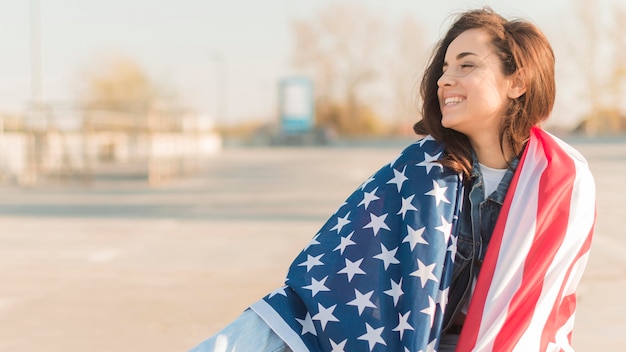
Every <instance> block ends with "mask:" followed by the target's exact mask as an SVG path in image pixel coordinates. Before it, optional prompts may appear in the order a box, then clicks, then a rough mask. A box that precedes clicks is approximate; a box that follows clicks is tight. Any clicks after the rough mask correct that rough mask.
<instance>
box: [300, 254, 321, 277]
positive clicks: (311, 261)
mask: <svg viewBox="0 0 626 352" xmlns="http://www.w3.org/2000/svg"><path fill="white" fill-rule="evenodd" d="M323 255H324V253H322V254H320V255H318V256H316V257H314V256H312V255H310V254H307V255H306V260H305V261H303V262H302V263H300V264H298V266H306V272H307V273H308V272H309V271H310V270H311V268H313V267H314V266H317V265H324V263H322V261H321V260H320V258H321V257H322V256H323Z"/></svg>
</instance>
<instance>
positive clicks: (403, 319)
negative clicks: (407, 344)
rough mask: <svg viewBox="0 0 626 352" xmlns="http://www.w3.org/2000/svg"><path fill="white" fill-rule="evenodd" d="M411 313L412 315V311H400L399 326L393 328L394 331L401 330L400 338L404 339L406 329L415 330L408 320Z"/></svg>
mask: <svg viewBox="0 0 626 352" xmlns="http://www.w3.org/2000/svg"><path fill="white" fill-rule="evenodd" d="M409 315H411V311H408V312H406V313H405V314H404V315H402V314H400V313H398V320H399V322H398V326H396V327H395V328H393V331H398V332H400V340H402V335H403V334H404V330H415V329H413V327H412V326H411V324H409V321H408V320H409Z"/></svg>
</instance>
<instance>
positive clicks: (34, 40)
mask: <svg viewBox="0 0 626 352" xmlns="http://www.w3.org/2000/svg"><path fill="white" fill-rule="evenodd" d="M29 5H30V6H29V10H30V69H31V77H30V84H31V103H32V104H33V105H34V107H35V108H36V109H37V110H39V109H41V107H42V105H43V92H42V87H41V61H42V59H41V10H40V5H39V0H30V1H29Z"/></svg>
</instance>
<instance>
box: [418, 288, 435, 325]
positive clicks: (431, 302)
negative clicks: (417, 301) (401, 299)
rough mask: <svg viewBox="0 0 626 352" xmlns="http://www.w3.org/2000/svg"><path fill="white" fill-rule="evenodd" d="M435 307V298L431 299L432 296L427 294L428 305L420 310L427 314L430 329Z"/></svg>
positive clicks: (433, 319)
mask: <svg viewBox="0 0 626 352" xmlns="http://www.w3.org/2000/svg"><path fill="white" fill-rule="evenodd" d="M435 309H437V304H436V303H435V300H433V298H432V297H430V296H428V307H426V308H424V309H422V310H420V312H422V313H424V314H426V315H428V317H429V318H430V327H431V329H432V327H433V323H434V321H435Z"/></svg>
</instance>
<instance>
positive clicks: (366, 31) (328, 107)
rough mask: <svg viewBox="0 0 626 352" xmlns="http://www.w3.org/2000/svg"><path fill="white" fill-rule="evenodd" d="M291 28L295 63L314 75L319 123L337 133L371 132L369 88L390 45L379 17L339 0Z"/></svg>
mask: <svg viewBox="0 0 626 352" xmlns="http://www.w3.org/2000/svg"><path fill="white" fill-rule="evenodd" d="M293 30H294V36H295V52H294V59H293V62H294V65H295V67H296V68H297V69H300V70H303V71H305V72H309V73H311V75H312V76H313V79H314V81H315V85H316V102H317V104H316V105H317V111H318V123H321V124H330V125H333V127H335V128H337V129H338V130H339V132H341V133H364V132H365V133H367V132H372V131H371V129H372V128H375V127H374V126H373V125H372V121H368V120H371V119H372V107H371V106H370V105H369V104H368V102H367V100H368V99H367V94H368V90H367V88H368V85H370V84H372V83H373V82H374V81H375V80H376V79H378V78H379V77H380V74H381V70H382V69H383V67H381V66H382V65H381V61H382V60H381V57H382V56H383V55H384V53H385V52H386V51H387V50H386V48H385V47H386V46H387V45H388V43H386V42H385V40H384V39H385V33H384V31H385V26H384V23H383V21H382V20H381V18H379V16H377V15H376V14H374V13H373V12H371V11H369V10H368V9H367V8H365V7H362V6H357V5H354V4H349V3H339V4H336V5H333V6H331V7H329V8H326V9H324V10H322V11H321V12H319V13H318V14H317V15H316V16H315V17H314V18H312V19H310V20H299V21H296V22H295V23H294V24H293Z"/></svg>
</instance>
